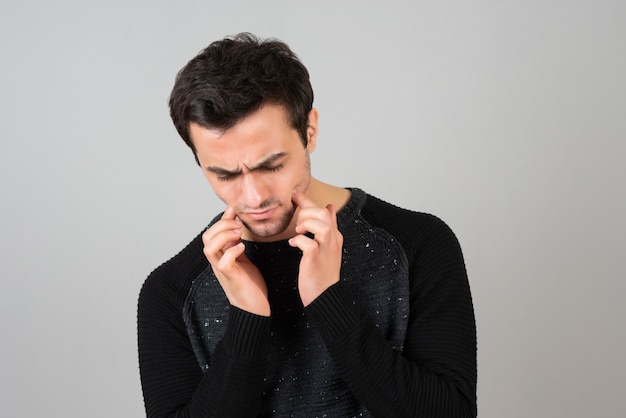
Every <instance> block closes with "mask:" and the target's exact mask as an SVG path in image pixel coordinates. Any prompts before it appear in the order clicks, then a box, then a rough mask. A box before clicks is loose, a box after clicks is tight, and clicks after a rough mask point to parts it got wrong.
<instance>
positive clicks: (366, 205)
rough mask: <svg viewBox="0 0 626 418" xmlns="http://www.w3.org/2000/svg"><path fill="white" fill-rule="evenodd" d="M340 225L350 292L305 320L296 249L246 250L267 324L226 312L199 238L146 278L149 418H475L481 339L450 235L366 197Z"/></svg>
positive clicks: (280, 245)
mask: <svg viewBox="0 0 626 418" xmlns="http://www.w3.org/2000/svg"><path fill="white" fill-rule="evenodd" d="M216 219H217V218H216ZM338 225H339V229H340V231H341V232H342V234H343V235H344V249H343V261H342V262H343V264H342V269H341V280H340V282H339V283H337V284H336V285H334V286H332V287H330V288H329V289H327V290H326V291H325V292H324V293H323V294H322V295H320V296H319V297H318V298H317V299H316V300H315V301H314V302H313V303H311V304H310V305H309V306H308V307H307V308H304V307H303V306H302V303H301V302H300V298H299V294H298V290H297V271H298V264H299V260H300V257H301V253H300V252H299V250H298V249H295V248H292V247H290V246H289V245H288V244H287V243H286V242H285V241H279V242H274V243H252V242H246V254H247V255H248V257H249V258H250V260H251V261H252V262H253V263H254V264H255V265H256V266H257V267H258V268H259V270H260V271H261V273H262V275H263V277H264V278H265V280H266V283H267V286H268V292H269V298H270V306H271V311H272V317H271V318H265V317H261V316H256V315H253V314H250V313H248V312H245V311H242V310H240V309H238V308H236V307H233V306H230V305H229V304H228V300H227V299H226V297H225V295H224V293H223V291H222V290H221V288H220V286H219V283H218V282H217V280H216V279H215V276H214V275H213V272H212V270H211V267H210V265H209V264H208V262H207V260H206V258H205V257H204V255H203V253H202V240H201V237H200V235H199V236H198V237H196V238H195V239H194V240H193V241H192V242H191V243H190V244H189V245H188V246H187V247H186V248H185V249H184V250H183V251H181V252H180V253H179V254H178V255H176V256H175V257H174V258H172V259H171V260H169V261H168V262H166V263H165V264H163V265H161V266H160V267H159V268H157V269H156V270H155V271H154V272H153V273H152V274H151V275H150V276H149V277H148V279H147V280H146V282H145V284H144V286H143V288H142V291H141V294H140V297H139V312H138V337H139V362H140V371H141V380H142V386H143V392H144V401H145V406H146V411H147V415H148V417H169V416H173V417H256V416H272V417H291V416H293V417H317V416H319V417H323V416H326V417H351V416H365V417H367V416H374V417H394V418H396V417H440V418H444V417H475V416H476V327H475V322H474V313H473V307H472V300H471V295H470V291H469V285H468V281H467V275H466V272H465V265H464V262H463V257H462V254H461V250H460V248H459V245H458V242H457V240H456V238H455V236H454V234H453V233H452V231H451V230H450V229H449V228H448V227H447V226H446V225H445V224H444V223H443V222H441V221H440V220H439V219H437V218H435V217H433V216H431V215H427V214H423V213H416V212H411V211H407V210H404V209H400V208H397V207H395V206H392V205H390V204H388V203H385V202H383V201H381V200H379V199H376V198H374V197H372V196H370V195H367V194H365V193H364V192H363V191H361V190H359V189H352V198H351V199H350V201H349V203H348V205H347V206H346V207H345V208H344V209H343V210H341V211H340V212H339V214H338Z"/></svg>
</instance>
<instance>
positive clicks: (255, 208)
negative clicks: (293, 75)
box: [189, 105, 317, 241]
mask: <svg viewBox="0 0 626 418" xmlns="http://www.w3.org/2000/svg"><path fill="white" fill-rule="evenodd" d="M189 128H190V129H189V131H190V136H191V140H192V142H193V144H194V147H195V149H196V156H197V158H198V161H199V162H200V166H201V167H202V170H203V172H204V175H205V177H206V178H207V180H208V181H209V184H210V185H211V187H212V188H213V190H214V191H215V193H216V195H217V196H218V197H219V198H220V199H221V200H222V201H223V202H224V203H225V204H226V205H227V206H230V207H232V208H233V209H234V210H235V213H236V214H237V216H238V217H239V219H240V220H241V222H242V223H243V225H244V227H245V230H244V238H245V239H250V240H254V241H274V240H279V239H286V238H290V237H291V236H293V235H294V234H295V232H293V231H294V225H293V222H294V213H295V207H294V204H293V202H292V201H291V195H292V193H293V191H294V190H295V189H298V190H302V191H303V192H306V191H307V189H308V187H309V182H310V180H311V169H310V162H309V153H310V152H313V150H314V149H315V143H316V142H315V141H316V137H317V111H316V110H315V109H313V110H312V111H311V113H310V114H309V128H308V132H307V133H308V134H309V143H308V146H307V148H305V147H304V146H303V144H302V140H301V139H300V136H299V135H298V132H297V131H296V130H295V129H293V128H292V127H291V126H290V125H289V123H288V121H287V117H286V114H285V111H284V110H283V108H282V107H281V106H277V105H265V106H264V107H262V108H261V109H260V110H258V111H257V112H255V113H253V114H251V115H250V116H248V117H246V118H244V119H243V120H241V121H240V122H238V123H237V124H236V125H235V126H233V127H232V128H230V129H228V130H227V131H217V130H211V129H206V128H203V127H201V126H199V125H197V124H194V123H192V124H190V127H189Z"/></svg>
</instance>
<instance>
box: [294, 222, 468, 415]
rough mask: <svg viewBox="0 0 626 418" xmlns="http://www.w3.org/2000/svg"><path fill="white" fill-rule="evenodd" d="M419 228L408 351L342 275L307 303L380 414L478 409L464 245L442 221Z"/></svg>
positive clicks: (352, 381) (353, 382)
mask: <svg viewBox="0 0 626 418" xmlns="http://www.w3.org/2000/svg"><path fill="white" fill-rule="evenodd" d="M405 230H406V228H405ZM400 231H401V230H398V231H396V232H397V233H398V236H399V235H401V232H400ZM417 235H419V236H420V242H419V243H414V242H413V243H410V245H415V248H414V249H411V248H410V247H407V248H409V250H410V251H409V252H408V253H409V255H410V257H411V258H410V260H409V261H410V262H411V268H410V275H411V277H410V292H411V295H410V296H411V301H410V315H409V325H408V329H407V335H406V341H405V345H404V349H403V351H402V352H397V351H394V350H393V349H392V348H391V346H390V345H389V344H388V343H387V341H386V340H385V339H384V338H383V336H382V335H381V334H380V332H379V331H378V329H377V328H376V326H375V325H374V324H373V322H372V320H371V319H370V318H369V317H368V316H367V315H366V314H364V313H362V312H361V311H360V310H359V308H358V307H357V306H355V305H353V304H352V302H351V301H350V300H349V299H348V297H347V295H346V294H345V293H344V292H343V289H342V285H341V283H338V284H336V285H333V286H332V287H330V288H329V289H328V290H326V291H325V292H324V293H322V294H321V296H319V297H318V298H317V299H315V300H314V301H313V303H311V304H310V305H309V306H308V307H307V308H306V311H307V314H308V315H309V316H310V317H311V318H312V319H313V321H314V322H315V324H316V326H317V327H318V329H319V330H320V332H321V334H322V337H323V339H324V341H325V343H326V345H327V347H328V348H329V351H330V352H331V355H332V357H333V360H334V362H335V364H336V366H337V367H338V369H339V370H340V373H341V375H342V377H343V379H344V381H345V382H346V383H347V384H348V386H349V387H350V389H351V390H352V392H353V393H354V394H355V395H356V396H357V397H358V398H359V399H360V400H361V401H362V402H363V403H364V404H365V405H366V406H367V408H368V410H370V412H372V414H373V415H374V416H377V417H378V416H380V417H384V416H394V417H431V416H437V417H455V418H460V417H475V416H476V328H475V322H474V314H473V308H472V301H471V295H470V292H469V285H468V281H467V276H466V272H465V266H464V262H463V257H462V254H461V250H460V248H459V245H458V242H457V240H456V238H455V237H454V235H453V234H452V231H450V230H449V228H447V226H445V224H443V223H442V222H441V221H438V220H437V222H429V230H428V231H425V232H424V233H421V234H417ZM407 236H408V234H407ZM418 247H419V248H418Z"/></svg>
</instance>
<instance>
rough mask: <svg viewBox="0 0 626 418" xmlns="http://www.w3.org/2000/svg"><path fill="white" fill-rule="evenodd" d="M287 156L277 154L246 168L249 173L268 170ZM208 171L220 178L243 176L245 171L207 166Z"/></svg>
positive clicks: (283, 153) (280, 153)
mask: <svg viewBox="0 0 626 418" xmlns="http://www.w3.org/2000/svg"><path fill="white" fill-rule="evenodd" d="M286 155H287V153H286V152H277V153H275V154H271V155H270V156H268V157H267V158H265V159H263V160H261V161H260V162H259V163H258V164H255V165H253V166H251V167H247V166H246V168H247V169H248V171H255V170H259V169H264V168H268V167H269V166H271V165H272V164H274V163H275V162H276V161H278V160H280V159H281V158H283V157H285V156H286ZM206 170H207V171H209V172H211V173H214V174H217V175H218V176H233V175H237V174H241V173H242V171H243V170H242V169H241V168H239V169H237V170H235V171H232V170H228V169H226V168H222V167H218V166H211V165H210V166H207V167H206Z"/></svg>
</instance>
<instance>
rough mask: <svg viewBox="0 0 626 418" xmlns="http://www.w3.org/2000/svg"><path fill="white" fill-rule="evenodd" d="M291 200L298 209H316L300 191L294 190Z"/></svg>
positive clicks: (313, 203)
mask: <svg viewBox="0 0 626 418" xmlns="http://www.w3.org/2000/svg"><path fill="white" fill-rule="evenodd" d="M291 200H292V201H293V203H295V204H296V206H298V207H300V208H316V207H317V205H316V204H315V202H313V201H312V200H311V199H309V198H308V197H307V196H306V195H305V194H304V193H303V192H302V191H301V190H294V191H293V194H292V196H291Z"/></svg>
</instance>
